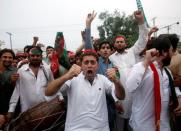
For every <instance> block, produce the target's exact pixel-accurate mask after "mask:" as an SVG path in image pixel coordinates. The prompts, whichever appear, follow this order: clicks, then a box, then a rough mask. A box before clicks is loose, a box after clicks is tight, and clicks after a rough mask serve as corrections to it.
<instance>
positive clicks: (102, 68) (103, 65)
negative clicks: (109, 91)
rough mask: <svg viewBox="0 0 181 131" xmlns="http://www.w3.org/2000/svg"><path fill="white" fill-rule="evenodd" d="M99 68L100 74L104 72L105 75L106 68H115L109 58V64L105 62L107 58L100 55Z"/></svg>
mask: <svg viewBox="0 0 181 131" xmlns="http://www.w3.org/2000/svg"><path fill="white" fill-rule="evenodd" d="M98 62H99V68H98V70H97V73H98V74H102V75H104V76H106V70H107V69H109V68H113V67H114V66H113V63H112V62H111V61H110V60H109V61H108V64H107V63H105V60H104V59H103V58H102V57H99V61H98Z"/></svg>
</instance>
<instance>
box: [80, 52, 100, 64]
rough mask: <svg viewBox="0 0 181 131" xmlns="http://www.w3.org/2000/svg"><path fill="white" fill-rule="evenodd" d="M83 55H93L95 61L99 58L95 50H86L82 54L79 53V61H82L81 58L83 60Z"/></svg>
mask: <svg viewBox="0 0 181 131" xmlns="http://www.w3.org/2000/svg"><path fill="white" fill-rule="evenodd" d="M85 56H93V57H95V58H96V61H98V60H99V56H98V54H97V53H96V52H93V51H86V52H83V53H82V55H81V57H80V61H81V62H82V60H83V58H84V57H85Z"/></svg>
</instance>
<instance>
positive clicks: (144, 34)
mask: <svg viewBox="0 0 181 131" xmlns="http://www.w3.org/2000/svg"><path fill="white" fill-rule="evenodd" d="M134 16H135V19H136V21H137V22H138V26H139V37H138V40H137V41H136V43H135V44H134V46H133V47H132V48H134V53H135V55H138V57H139V53H140V52H141V51H142V50H143V49H144V48H145V47H146V44H147V42H148V29H147V27H146V25H145V24H144V16H143V14H142V13H141V11H135V12H134Z"/></svg>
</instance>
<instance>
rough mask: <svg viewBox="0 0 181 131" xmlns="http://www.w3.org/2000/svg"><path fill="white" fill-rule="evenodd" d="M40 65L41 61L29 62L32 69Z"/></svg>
mask: <svg viewBox="0 0 181 131" xmlns="http://www.w3.org/2000/svg"><path fill="white" fill-rule="evenodd" d="M41 63H42V62H41V61H32V62H30V65H31V66H33V67H38V66H40V64H41Z"/></svg>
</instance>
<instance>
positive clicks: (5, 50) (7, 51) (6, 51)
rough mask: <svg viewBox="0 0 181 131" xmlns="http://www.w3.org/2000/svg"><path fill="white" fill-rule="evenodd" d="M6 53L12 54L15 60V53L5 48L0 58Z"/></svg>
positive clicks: (0, 53)
mask: <svg viewBox="0 0 181 131" xmlns="http://www.w3.org/2000/svg"><path fill="white" fill-rule="evenodd" d="M4 53H11V54H12V56H13V59H14V58H15V53H14V51H13V50H11V49H7V48H4V49H2V50H0V57H1V56H2V55H3V54H4Z"/></svg>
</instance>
